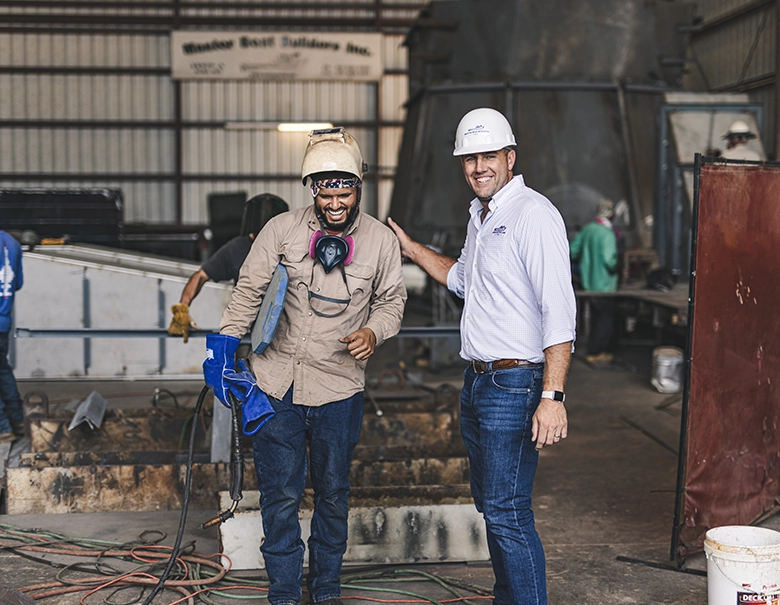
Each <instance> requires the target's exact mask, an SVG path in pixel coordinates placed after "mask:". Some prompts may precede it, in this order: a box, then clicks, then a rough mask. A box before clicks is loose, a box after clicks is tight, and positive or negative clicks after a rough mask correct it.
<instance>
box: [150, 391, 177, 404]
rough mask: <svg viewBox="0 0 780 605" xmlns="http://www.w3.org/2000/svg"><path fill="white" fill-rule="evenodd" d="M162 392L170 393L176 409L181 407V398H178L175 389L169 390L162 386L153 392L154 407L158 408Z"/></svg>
mask: <svg viewBox="0 0 780 605" xmlns="http://www.w3.org/2000/svg"><path fill="white" fill-rule="evenodd" d="M162 393H165V394H166V395H170V397H171V399H173V407H174V408H176V409H178V408H179V400H178V399H177V398H176V394H175V393H174V392H173V391H169V390H168V389H163V388H160V387H157V388H156V389H154V392H153V393H152V407H155V408H156V407H157V405H158V404H159V403H160V394H162Z"/></svg>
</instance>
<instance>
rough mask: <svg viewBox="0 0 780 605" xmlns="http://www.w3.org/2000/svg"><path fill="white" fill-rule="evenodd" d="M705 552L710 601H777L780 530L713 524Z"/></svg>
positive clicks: (741, 604)
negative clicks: (716, 525) (715, 525)
mask: <svg viewBox="0 0 780 605" xmlns="http://www.w3.org/2000/svg"><path fill="white" fill-rule="evenodd" d="M704 553H705V554H706V556H707V594H708V597H709V598H708V603H709V605H780V531H775V530H773V529H767V528H765V527H750V526H746V525H725V526H723V527H715V528H713V529H711V530H709V531H708V532H707V534H706V536H705V539H704Z"/></svg>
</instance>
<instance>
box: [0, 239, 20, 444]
mask: <svg viewBox="0 0 780 605" xmlns="http://www.w3.org/2000/svg"><path fill="white" fill-rule="evenodd" d="M0 246H2V258H0V262H2V267H1V268H0V443H10V442H12V441H14V440H15V439H16V438H17V437H20V436H22V435H24V411H23V409H22V398H21V396H20V395H19V389H18V388H17V386H16V378H15V377H14V372H13V369H12V368H11V364H10V363H9V362H8V334H9V332H10V330H11V324H12V323H13V318H12V313H13V308H14V297H15V296H16V291H17V290H19V289H20V288H21V287H22V284H23V283H24V275H23V273H22V246H21V244H19V242H18V241H16V239H14V238H13V237H12V236H11V235H9V234H8V233H6V232H5V231H0Z"/></svg>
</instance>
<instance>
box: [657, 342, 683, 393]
mask: <svg viewBox="0 0 780 605" xmlns="http://www.w3.org/2000/svg"><path fill="white" fill-rule="evenodd" d="M682 371H683V352H682V349H678V348H677V347H656V348H655V349H653V376H652V378H651V379H650V383H651V384H652V385H653V386H654V387H655V389H656V391H658V392H659V393H679V392H680V390H681V389H682V375H683V372H682Z"/></svg>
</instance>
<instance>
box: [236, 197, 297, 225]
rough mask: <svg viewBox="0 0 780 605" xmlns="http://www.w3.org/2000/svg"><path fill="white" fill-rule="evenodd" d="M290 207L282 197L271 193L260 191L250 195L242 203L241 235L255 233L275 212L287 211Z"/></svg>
mask: <svg viewBox="0 0 780 605" xmlns="http://www.w3.org/2000/svg"><path fill="white" fill-rule="evenodd" d="M289 209H290V207H289V206H288V205H287V202H285V201H284V200H283V199H282V198H280V197H279V196H278V195H274V194H273V193H261V194H260V195H256V196H254V197H250V198H249V199H248V200H247V201H246V204H244V216H242V217H241V232H240V234H241V235H249V234H250V233H253V234H255V235H257V234H258V233H260V230H261V229H262V228H263V227H264V226H265V224H266V223H267V222H268V221H269V220H270V219H272V218H273V217H275V216H276V215H277V214H281V213H282V212H287V211H288V210H289Z"/></svg>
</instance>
